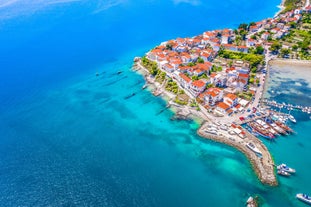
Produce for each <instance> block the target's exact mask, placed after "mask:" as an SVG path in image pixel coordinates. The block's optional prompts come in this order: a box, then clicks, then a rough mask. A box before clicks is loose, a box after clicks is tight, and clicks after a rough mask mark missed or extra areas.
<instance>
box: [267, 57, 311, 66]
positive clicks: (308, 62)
mask: <svg viewBox="0 0 311 207" xmlns="http://www.w3.org/2000/svg"><path fill="white" fill-rule="evenodd" d="M269 65H271V66H273V65H289V66H308V67H310V68H311V60H294V59H281V58H277V59H273V60H270V61H269Z"/></svg>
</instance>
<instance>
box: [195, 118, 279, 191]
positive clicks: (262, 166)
mask: <svg viewBox="0 0 311 207" xmlns="http://www.w3.org/2000/svg"><path fill="white" fill-rule="evenodd" d="M208 124H210V123H209V122H205V123H204V124H203V125H202V126H201V127H200V128H199V129H198V131H197V133H198V134H199V135H200V136H201V137H203V138H207V139H211V140H213V141H216V142H220V143H224V144H226V145H230V146H232V147H234V148H236V149H237V150H239V151H241V152H242V153H243V154H245V156H246V157H247V158H248V160H249V161H250V162H251V164H252V167H253V169H254V170H255V172H256V174H257V176H258V178H259V180H260V181H261V182H262V183H263V184H267V185H271V186H276V185H278V182H277V179H276V176H275V173H274V162H273V159H272V157H271V154H270V153H269V151H268V149H267V147H266V146H265V145H264V144H263V143H262V141H261V140H259V139H257V138H256V137H255V136H254V135H252V134H250V133H248V132H247V131H246V130H244V132H245V137H244V138H241V137H240V136H238V135H230V134H227V132H226V131H222V132H221V133H218V134H217V135H216V134H210V133H208V132H207V131H206V128H207V125H208ZM247 143H253V144H254V145H256V147H257V148H258V149H259V150H260V151H261V152H262V156H257V155H256V154H255V153H254V152H253V151H251V150H250V149H249V148H248V147H247V146H246V144H247Z"/></svg>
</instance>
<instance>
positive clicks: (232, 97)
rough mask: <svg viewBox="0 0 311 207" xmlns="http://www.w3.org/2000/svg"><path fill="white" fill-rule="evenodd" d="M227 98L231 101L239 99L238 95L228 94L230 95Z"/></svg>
mask: <svg viewBox="0 0 311 207" xmlns="http://www.w3.org/2000/svg"><path fill="white" fill-rule="evenodd" d="M226 98H229V99H231V100H235V99H237V98H238V97H237V96H236V95H234V94H233V93H228V94H227V95H226Z"/></svg>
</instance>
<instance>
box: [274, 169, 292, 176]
mask: <svg viewBox="0 0 311 207" xmlns="http://www.w3.org/2000/svg"><path fill="white" fill-rule="evenodd" d="M277 173H278V174H279V175H283V176H286V177H289V176H290V173H288V172H286V171H284V170H278V171H277Z"/></svg>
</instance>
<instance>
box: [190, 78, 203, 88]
mask: <svg viewBox="0 0 311 207" xmlns="http://www.w3.org/2000/svg"><path fill="white" fill-rule="evenodd" d="M192 85H194V86H196V87H198V88H202V87H204V86H205V83H204V82H203V81H201V80H195V81H193V82H192Z"/></svg>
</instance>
